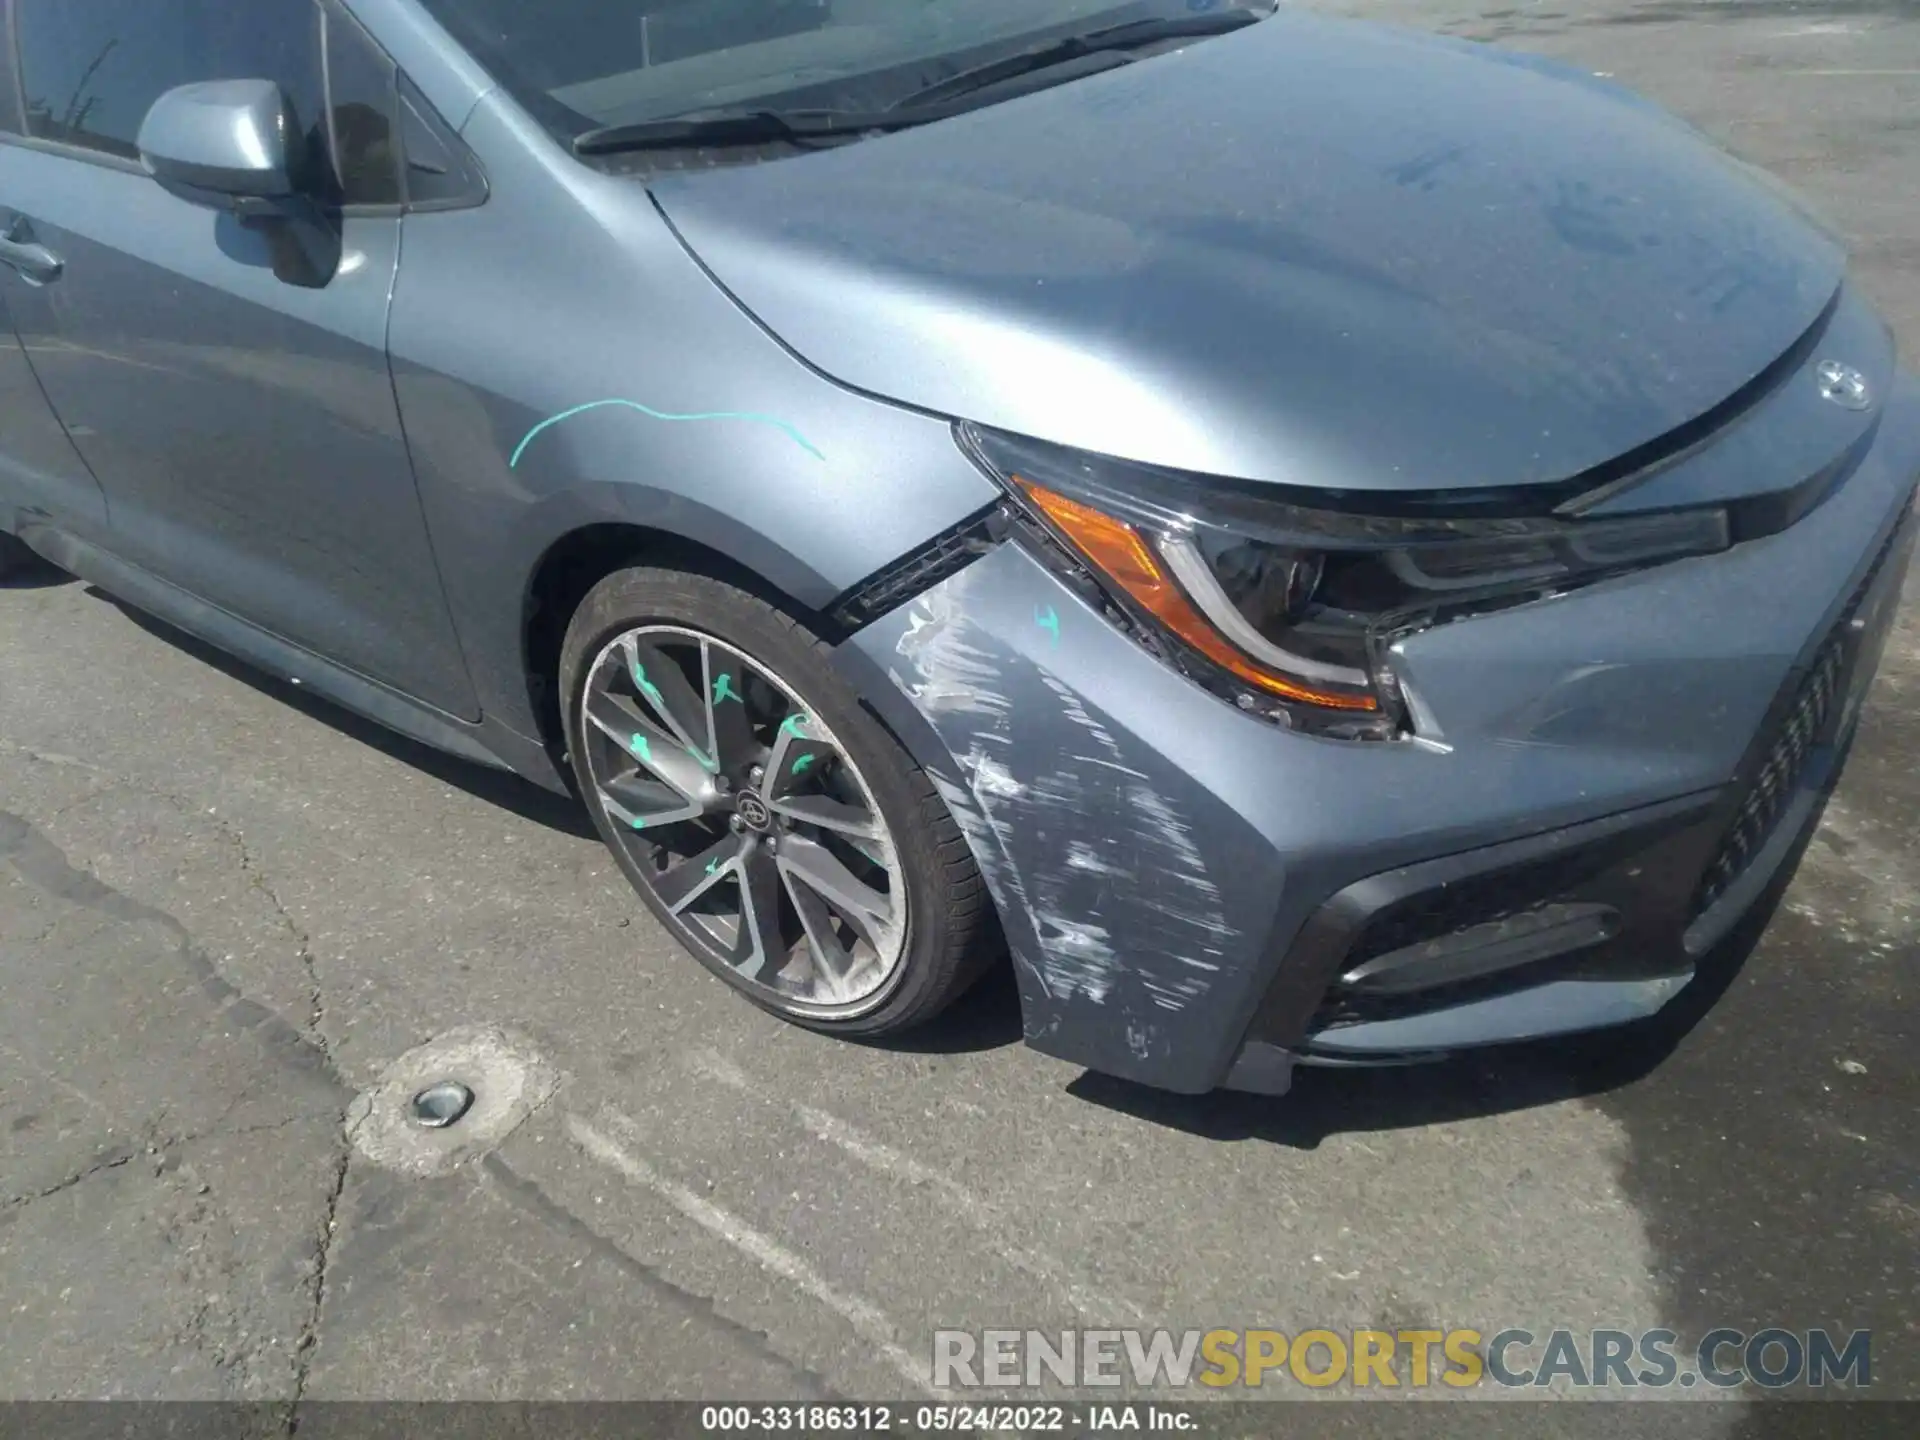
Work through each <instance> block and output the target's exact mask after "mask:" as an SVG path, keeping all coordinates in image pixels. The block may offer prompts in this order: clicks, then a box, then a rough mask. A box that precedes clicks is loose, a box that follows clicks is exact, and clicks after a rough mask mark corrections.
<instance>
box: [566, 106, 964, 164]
mask: <svg viewBox="0 0 1920 1440" xmlns="http://www.w3.org/2000/svg"><path fill="white" fill-rule="evenodd" d="M960 108H962V107H959V106H954V107H951V108H949V107H946V106H938V105H936V106H932V107H930V108H928V109H926V110H916V111H915V112H914V113H912V114H908V113H906V112H904V111H899V110H870V111H861V110H700V111H694V112H691V113H689V114H686V115H669V116H667V117H666V118H664V119H661V120H639V121H635V122H634V123H633V124H630V125H603V126H601V127H600V128H599V129H597V130H588V131H586V132H585V133H584V134H580V135H576V136H574V137H573V153H574V154H576V155H608V154H611V153H613V152H614V151H617V150H678V149H684V148H686V147H688V146H700V145H757V144H762V143H765V142H767V141H771V140H818V139H832V138H835V137H845V138H847V139H852V138H853V137H855V136H857V135H861V134H865V133H868V132H871V131H874V130H904V129H906V128H907V127H908V126H909V125H924V124H925V123H926V122H927V121H929V120H938V119H940V118H941V117H942V116H943V115H948V114H953V113H956V112H957V111H958V110H959V109H960Z"/></svg>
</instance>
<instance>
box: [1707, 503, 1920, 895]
mask: <svg viewBox="0 0 1920 1440" xmlns="http://www.w3.org/2000/svg"><path fill="white" fill-rule="evenodd" d="M1907 533H1908V527H1907V526H1906V525H1904V524H1901V525H1896V526H1895V527H1894V528H1893V533H1892V534H1890V535H1888V536H1887V538H1886V540H1885V541H1883V542H1882V544H1881V546H1880V553H1879V554H1877V555H1875V556H1874V557H1873V563H1872V564H1871V565H1869V566H1868V567H1867V573H1866V574H1865V575H1864V576H1863V577H1862V578H1861V580H1860V583H1859V584H1858V585H1856V586H1854V590H1853V594H1852V595H1851V596H1850V597H1849V598H1848V600H1847V608H1846V609H1845V610H1843V611H1842V612H1841V614H1840V619H1839V621H1838V622H1837V623H1836V624H1835V625H1834V627H1833V632H1832V634H1831V635H1829V636H1828V637H1827V642H1826V644H1824V645H1822V646H1821V647H1820V653H1819V654H1818V655H1816V656H1815V657H1814V661H1813V664H1812V666H1810V667H1809V668H1808V670H1807V678H1806V679H1805V680H1803V681H1801V683H1800V689H1799V692H1798V693H1797V694H1796V695H1795V696H1794V698H1793V703H1792V704H1791V705H1789V706H1788V707H1787V711H1786V713H1785V715H1784V716H1782V717H1781V719H1780V720H1779V721H1778V722H1777V723H1778V729H1777V730H1776V731H1775V732H1774V738H1773V740H1772V742H1771V743H1770V744H1769V745H1768V747H1767V750H1766V755H1765V758H1764V759H1763V760H1762V761H1761V762H1760V766H1759V768H1758V770H1756V771H1754V772H1752V774H1753V779H1752V781H1751V782H1750V783H1749V785H1748V789H1747V792H1746V794H1745V795H1744V796H1743V797H1742V798H1741V801H1740V808H1739V810H1737V811H1736V812H1735V813H1734V817H1733V822H1732V824H1731V825H1729V826H1728V828H1727V834H1726V838H1725V839H1724V840H1722V841H1721V844H1720V849H1719V850H1718V852H1716V854H1715V855H1714V857H1713V860H1712V861H1711V862H1710V863H1709V864H1708V865H1707V868H1706V872H1705V873H1704V874H1703V875H1702V876H1701V877H1700V885H1699V888H1698V889H1697V890H1695V891H1694V896H1693V907H1692V910H1691V911H1690V913H1689V916H1688V918H1689V920H1690V921H1691V920H1697V919H1699V918H1700V916H1702V915H1704V914H1706V912H1707V911H1708V910H1710V909H1712V908H1713V903H1714V901H1716V900H1718V899H1719V898H1720V897H1721V896H1722V895H1724V894H1726V893H1727V889H1728V887H1729V886H1731V885H1732V884H1733V883H1734V881H1736V880H1738V879H1739V878H1740V876H1741V875H1742V873H1744V872H1745V870H1746V868H1747V866H1749V865H1750V864H1752V863H1753V858H1754V856H1756V855H1758V854H1759V853H1760V851H1761V849H1762V848H1763V847H1764V846H1765V845H1766V843H1767V841H1768V840H1769V839H1770V838H1771V837H1772V835H1773V830H1774V827H1775V826H1776V825H1777V824H1779V823H1780V817H1781V815H1782V814H1784V813H1785V812H1786V809H1787V804H1788V802H1789V801H1790V800H1791V799H1792V798H1793V793H1794V791H1795V790H1796V789H1798V788H1799V785H1800V780H1801V778H1802V777H1803V776H1804V775H1805V774H1806V769H1807V762H1808V761H1809V760H1811V759H1812V758H1813V752H1814V749H1815V748H1816V747H1817V746H1818V745H1819V744H1820V743H1821V742H1822V741H1823V740H1825V739H1826V738H1827V735H1826V728H1827V720H1828V718H1829V717H1830V716H1831V715H1832V714H1833V707H1834V702H1835V701H1836V700H1838V699H1839V697H1840V694H1841V691H1842V689H1843V688H1844V686H1845V684H1846V680H1847V669H1848V659H1849V656H1850V653H1851V652H1850V650H1849V647H1848V644H1847V634H1848V630H1847V622H1848V621H1850V620H1852V619H1853V615H1854V612H1855V611H1856V610H1858V609H1859V608H1860V603H1861V602H1862V601H1863V600H1865V599H1866V596H1867V592H1868V590H1870V589H1872V588H1873V582H1874V581H1875V580H1876V579H1877V578H1878V577H1879V574H1880V568H1881V566H1883V565H1885V564H1886V563H1887V556H1888V555H1890V554H1891V553H1892V552H1893V549H1894V547H1895V545H1896V544H1898V543H1899V542H1900V541H1901V540H1902V539H1903V538H1904V537H1905V536H1906V535H1907Z"/></svg>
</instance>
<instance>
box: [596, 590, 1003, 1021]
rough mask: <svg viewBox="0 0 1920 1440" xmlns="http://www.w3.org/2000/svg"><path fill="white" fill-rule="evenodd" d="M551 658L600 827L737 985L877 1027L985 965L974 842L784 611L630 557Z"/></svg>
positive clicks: (783, 1007) (677, 927) (765, 998)
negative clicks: (635, 565)
mask: <svg viewBox="0 0 1920 1440" xmlns="http://www.w3.org/2000/svg"><path fill="white" fill-rule="evenodd" d="M560 672H561V673H560V679H561V684H562V686H563V689H562V692H561V693H562V695H563V697H564V718H565V721H566V728H567V740H568V748H569V750H570V751H571V758H572V763H573V769H574V774H575V777H576V778H577V779H578V781H579V785H580V791H581V793H582V795H584V796H585V797H586V799H587V804H588V807H589V809H590V810H591V811H592V814H593V819H594V824H595V825H596V827H597V828H598V829H599V831H600V834H601V837H602V838H603V839H604V840H605V841H606V843H607V845H608V847H609V848H610V849H611V850H612V851H613V854H614V858H615V859H616V860H617V861H618V862H619V864H620V868H621V869H622V870H623V871H624V872H625V873H626V876H627V878H628V880H630V881H631V882H632V883H633V886H634V888H635V889H636V890H638V891H639V892H640V896H641V898H642V899H643V900H644V901H645V902H646V903H647V905H648V907H649V908H650V909H652V911H653V912H654V914H655V915H657V916H658V917H659V918H660V920H661V921H662V922H663V923H664V924H665V925H666V926H667V928H668V929H669V930H671V931H672V932H673V933H674V935H675V936H676V937H677V938H678V939H679V940H680V941H681V942H682V943H683V944H684V945H686V946H687V948H688V949H690V950H692V951H693V952H694V954H695V955H696V956H697V957H699V959H700V960H701V962H702V963H703V964H705V965H706V966H707V968H708V969H710V970H712V971H714V972H715V973H716V974H717V975H719V976H720V977H721V978H722V979H724V980H725V981H727V983H728V984H730V985H732V986H734V987H735V988H736V989H738V990H740V991H742V992H743V993H744V994H746V995H747V996H748V997H749V998H750V999H752V1000H753V1001H754V1002H755V1003H756V1004H758V1005H761V1006H763V1007H764V1008H766V1009H768V1010H771V1011H774V1012H775V1013H777V1014H779V1015H782V1016H784V1017H786V1018H787V1019H790V1020H793V1021H795V1022H797V1023H799V1024H802V1025H807V1026H810V1027H812V1028H814V1029H819V1030H824V1031H830V1032H835V1033H840V1034H847V1035H879V1034H884V1033H887V1032H890V1031H897V1030H901V1029H905V1028H906V1027H908V1026H910V1025H913V1024H917V1023H919V1022H920V1021H923V1020H926V1019H928V1018H930V1017H931V1016H932V1015H934V1014H935V1013H937V1012H938V1011H939V1010H941V1009H942V1008H944V1007H945V1006H946V1005H947V1004H948V1003H950V1002H951V1001H952V1000H953V999H955V998H956V997H957V996H958V995H959V994H960V993H961V992H962V991H964V990H965V989H966V987H967V986H968V985H969V984H970V983H971V982H972V981H973V980H974V979H975V978H977V976H978V975H979V973H980V971H981V970H982V969H983V968H984V963H985V961H986V960H987V959H988V958H990V951H988V949H987V947H986V946H985V944H984V943H983V942H984V941H985V939H986V935H985V933H984V932H986V931H987V930H988V929H989V928H990V926H989V923H988V921H989V917H988V906H987V903H986V899H985V894H984V887H983V886H982V884H981V881H980V876H979V874H978V872H977V871H976V870H975V868H974V864H973V860H972V856H971V855H970V854H969V853H968V851H967V847H966V843H965V841H964V840H963V839H962V838H961V836H960V833H959V831H958V828H957V827H956V826H955V825H954V822H953V819H952V817H951V816H950V815H949V814H948V813H947V811H946V807H945V805H944V804H943V803H942V802H941V800H940V797H939V794H938V792H937V791H936V790H935V788H934V786H933V784H932V783H931V782H930V781H929V780H928V778H927V776H926V774H925V773H924V772H923V771H922V770H921V769H920V768H919V767H918V766H917V765H916V764H915V763H914V762H913V760H912V759H911V757H909V756H908V754H907V753H906V751H905V750H904V749H903V748H901V746H900V744H899V742H898V741H896V740H895V739H894V738H893V737H892V736H891V735H890V734H888V733H887V731H886V730H885V729H884V728H883V727H882V726H881V725H880V724H879V723H878V722H877V721H876V720H875V719H874V718H873V717H872V716H871V715H869V714H868V713H867V712H866V711H865V710H864V709H862V708H861V706H860V704H859V701H858V700H857V698H856V697H855V696H854V694H853V693H852V691H851V689H850V688H849V687H848V686H847V684H846V683H845V682H844V681H843V680H842V679H841V678H840V677H839V675H838V674H837V673H836V672H835V671H834V669H833V667H832V664H831V661H830V659H829V654H828V650H827V647H826V646H825V645H824V644H823V643H822V642H821V641H820V640H819V638H818V637H817V636H815V635H813V634H812V633H811V632H810V631H808V630H807V629H806V628H804V627H803V626H802V625H800V624H799V623H798V622H797V621H795V620H794V619H793V618H792V617H791V616H789V615H787V614H785V613H784V612H782V611H780V610H778V609H776V608H774V607H773V606H771V605H769V604H767V603H766V602H765V601H763V600H761V599H759V598H758V597H756V596H753V595H750V594H748V593H746V592H745V591H742V590H739V589H736V588H735V587H733V586H731V585H728V584H725V583H723V582H721V581H719V580H715V579H713V578H711V577H708V576H704V575H695V574H688V573H683V572H679V571H671V570H655V569H631V570H622V571H619V572H617V573H615V574H613V575H610V576H608V577H607V578H606V579H605V580H602V581H601V582H600V583H599V584H598V585H596V586H595V587H594V588H593V590H592V591H591V592H590V593H589V594H588V596H587V598H586V599H585V600H584V601H583V602H582V603H581V606H580V609H579V610H578V612H577V613H576V614H575V615H574V617H573V621H572V623H571V624H570V625H569V626H568V628H567V636H566V640H565V643H564V645H563V647H562V650H561V661H560Z"/></svg>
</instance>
